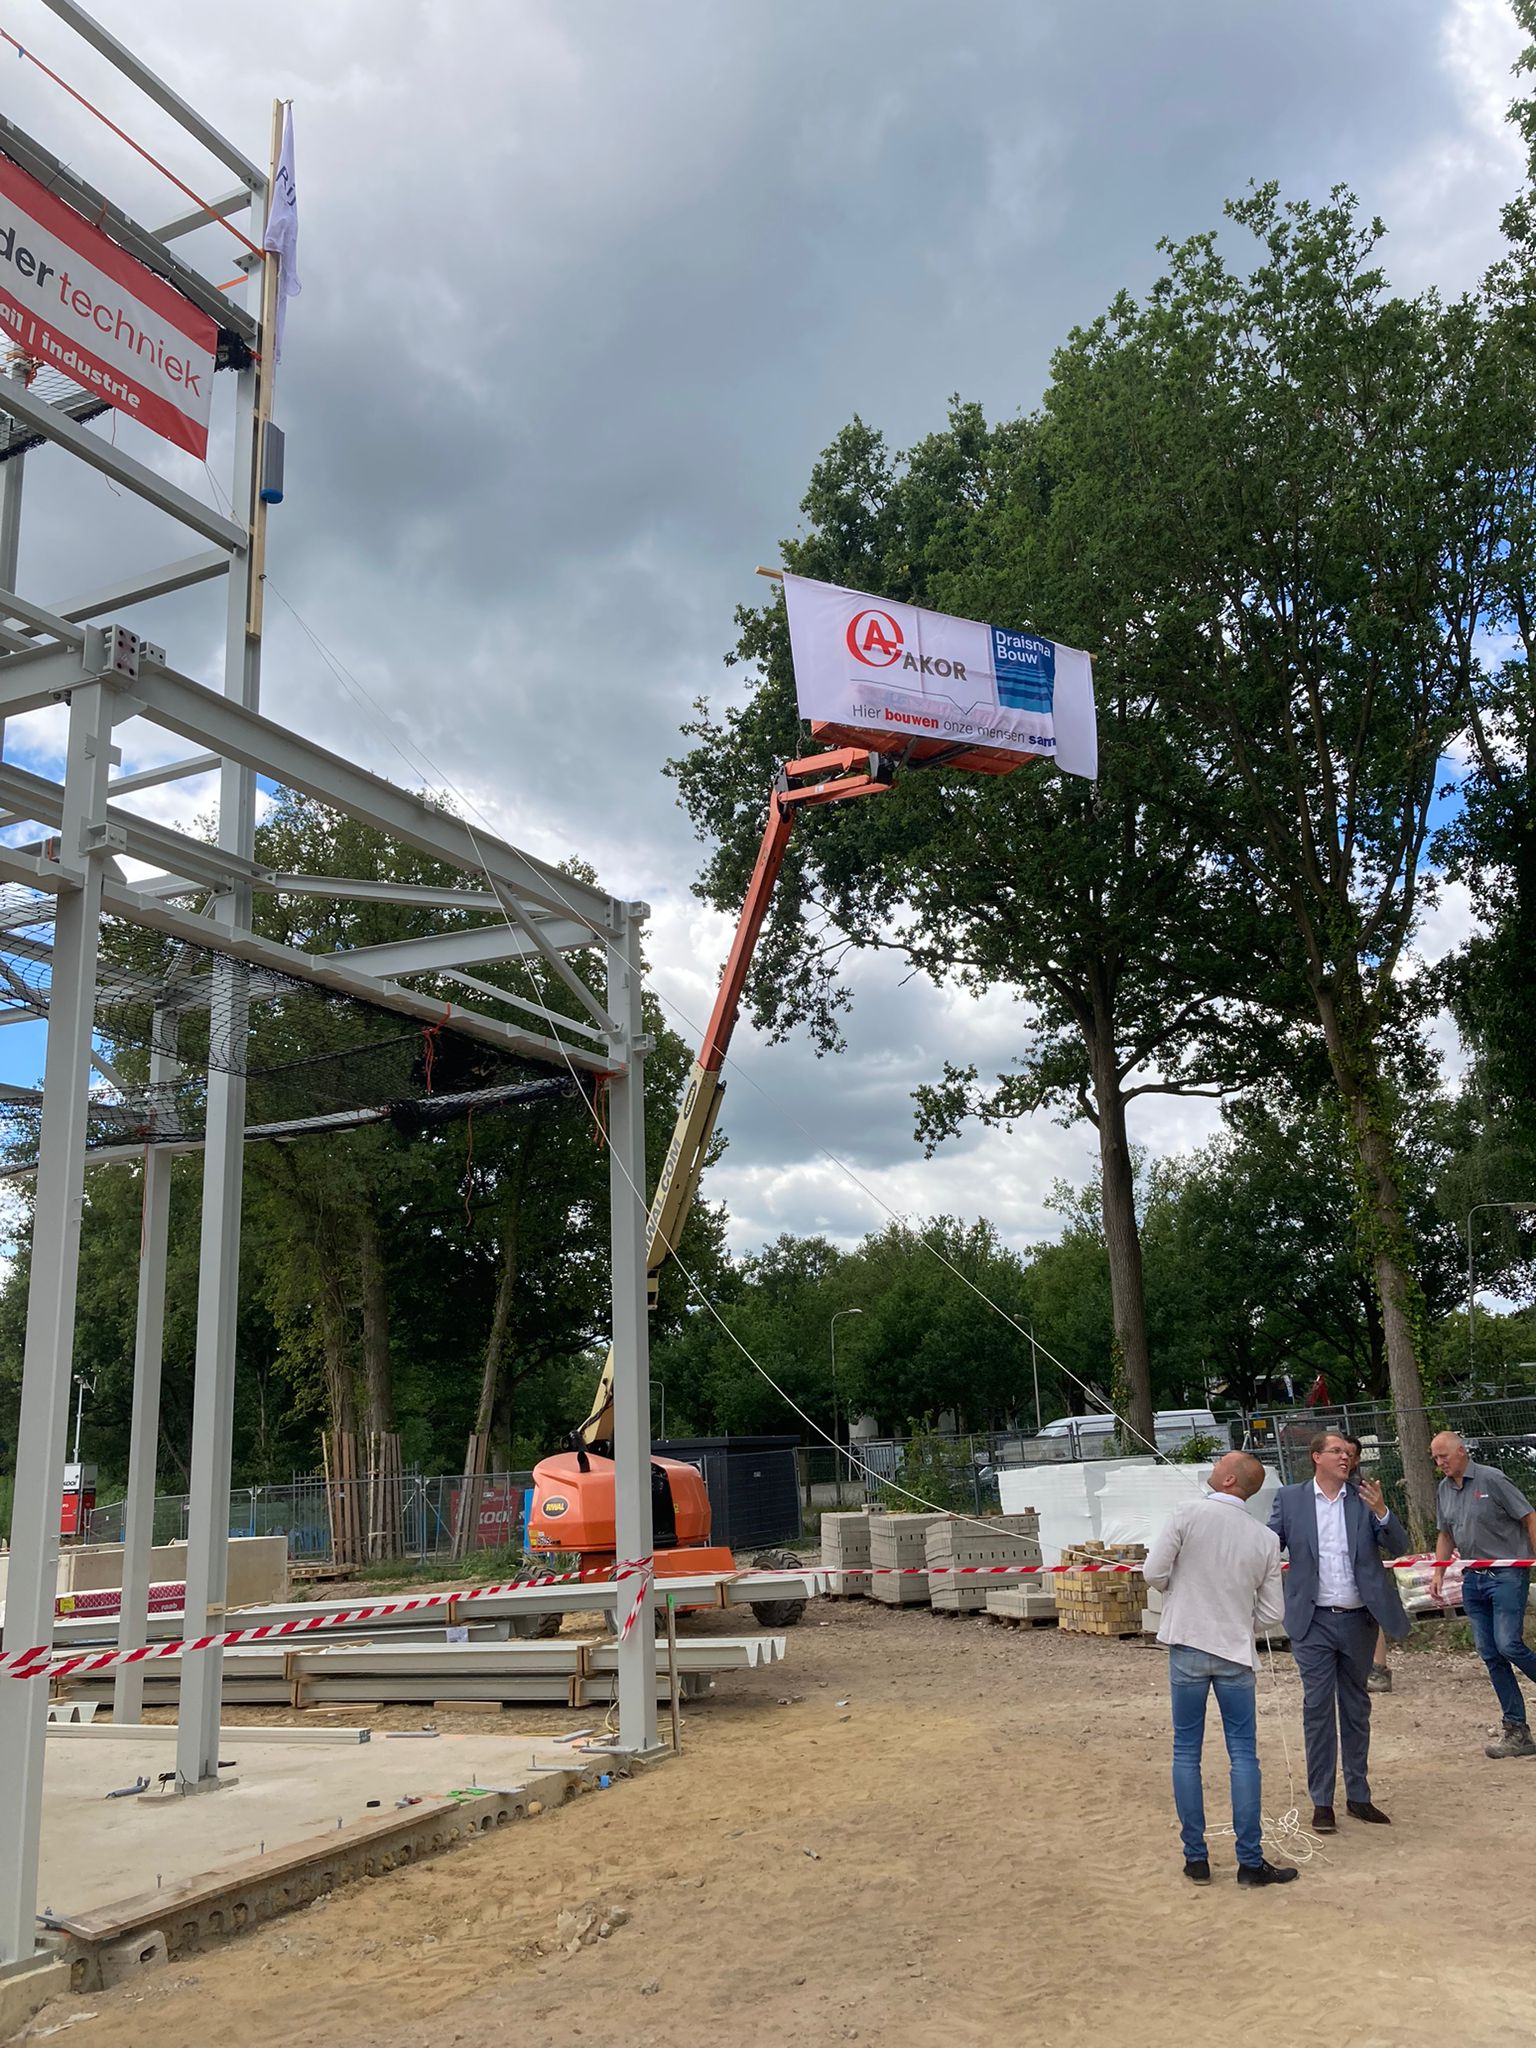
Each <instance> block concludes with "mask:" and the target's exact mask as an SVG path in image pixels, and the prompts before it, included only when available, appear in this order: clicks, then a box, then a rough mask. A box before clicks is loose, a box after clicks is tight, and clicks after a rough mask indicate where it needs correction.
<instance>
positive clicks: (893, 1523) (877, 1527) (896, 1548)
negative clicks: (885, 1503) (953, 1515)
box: [869, 1515, 948, 1607]
mask: <svg viewBox="0 0 1536 2048" xmlns="http://www.w3.org/2000/svg"><path fill="white" fill-rule="evenodd" d="M947 1520H948V1516H946V1515H875V1516H873V1517H872V1518H871V1520H870V1525H869V1562H870V1579H869V1597H870V1599H871V1600H879V1601H880V1602H881V1603H882V1604H883V1605H884V1606H886V1607H926V1606H927V1605H928V1546H927V1538H928V1531H929V1530H930V1529H931V1528H932V1527H933V1526H934V1524H935V1523H936V1522H943V1521H947ZM881 1566H884V1567H885V1569H884V1570H883V1571H882V1570H880V1569H879V1567H881ZM914 1566H915V1567H916V1569H915V1570H914V1569H913V1567H914Z"/></svg>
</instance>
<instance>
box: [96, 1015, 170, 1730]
mask: <svg viewBox="0 0 1536 2048" xmlns="http://www.w3.org/2000/svg"><path fill="white" fill-rule="evenodd" d="M176 1024H177V1019H176V1014H175V1012H174V1011H171V1012H166V1011H161V1012H159V1014H158V1015H157V1016H156V1018H155V1030H154V1048H155V1049H154V1051H153V1052H152V1053H151V1054H150V1056H149V1085H150V1089H151V1091H152V1093H154V1092H155V1091H159V1090H169V1089H170V1088H172V1087H174V1085H175V1082H176V1077H177V1074H178V1073H179V1071H180V1069H179V1067H178V1065H177V1060H176V1055H175V1053H174V1052H173V1051H172V1050H171V1047H172V1046H174V1044H175V1041H176ZM157 1099H158V1097H157ZM142 1202H143V1211H142V1216H143V1220H142V1224H141V1227H140V1231H139V1299H138V1313H137V1318H136V1321H135V1325H134V1340H133V1404H132V1418H133V1419H132V1423H131V1425H130V1429H129V1435H128V1487H127V1493H126V1497H125V1500H124V1523H123V1588H122V1603H121V1606H120V1609H119V1613H118V1626H117V1646H118V1648H119V1649H121V1650H136V1649H137V1648H138V1647H139V1645H140V1644H141V1643H144V1642H147V1641H148V1639H149V1637H148V1627H149V1583H150V1555H149V1554H150V1551H151V1550H152V1549H153V1547H154V1541H155V1465H156V1459H157V1453H158V1451H159V1448H160V1375H161V1362H162V1358H163V1352H164V1340H165V1267H166V1257H167V1253H168V1252H169V1249H170V1234H171V1161H170V1160H169V1159H167V1158H165V1157H164V1156H163V1155H162V1153H161V1151H160V1148H159V1147H158V1146H156V1145H150V1146H147V1147H146V1148H145V1152H144V1178H143V1191H142ZM143 1711H144V1667H143V1665H142V1664H123V1665H120V1666H119V1668H118V1670H117V1671H116V1673H115V1674H114V1678H113V1686H112V1719H113V1720H114V1721H115V1722H119V1723H122V1722H127V1721H137V1720H140V1719H142V1717H143Z"/></svg>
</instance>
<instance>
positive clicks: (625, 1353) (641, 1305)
mask: <svg viewBox="0 0 1536 2048" xmlns="http://www.w3.org/2000/svg"><path fill="white" fill-rule="evenodd" d="M645 915H646V906H645V905H644V904H643V903H631V904H630V905H629V906H628V912H627V915H626V917H625V920H624V929H623V932H622V933H621V934H616V935H615V938H614V939H613V940H612V941H611V942H610V945H609V952H608V1013H609V1015H610V1016H611V1017H613V1018H614V1019H615V1020H616V1021H617V1022H618V1023H619V1024H620V1025H621V1026H622V1033H623V1042H622V1043H621V1044H617V1045H616V1046H615V1051H616V1052H617V1053H618V1054H619V1056H620V1058H622V1060H623V1062H624V1067H623V1072H622V1073H620V1074H617V1075H615V1077H614V1079H613V1080H612V1081H611V1082H610V1083H609V1089H608V1186H609V1213H610V1217H611V1222H612V1254H611V1256H612V1288H613V1466H614V1490H615V1500H614V1508H615V1518H616V1522H617V1530H616V1535H617V1541H618V1555H619V1559H620V1562H621V1563H622V1562H625V1561H630V1560H639V1559H641V1558H649V1557H650V1555H651V1376H650V1328H649V1318H648V1316H647V1314H646V1304H645V1213H646V1194H645V1055H646V1053H647V1052H648V1051H649V1050H650V1040H649V1039H648V1038H647V1037H646V1036H645V1019H644V1015H643V1013H642V1010H641V1003H640V995H641V967H640V932H641V924H642V920H643V919H644V917H645ZM633 1593H634V1585H633V1582H632V1581H628V1580H627V1581H626V1582H625V1583H624V1584H623V1585H622V1586H621V1587H620V1589H619V1596H618V1604H617V1616H618V1619H619V1620H620V1621H622V1620H623V1618H624V1616H625V1614H626V1613H627V1612H628V1611H629V1607H630V1604H631V1601H632V1598H633ZM619 1742H620V1745H621V1747H623V1748H624V1749H630V1750H639V1751H642V1752H643V1751H648V1750H652V1749H654V1748H655V1747H656V1627H655V1621H654V1618H653V1613H652V1605H651V1602H650V1601H649V1600H647V1602H646V1609H645V1612H644V1613H643V1614H642V1615H641V1616H640V1618H639V1620H638V1621H637V1622H636V1624H635V1626H634V1628H633V1629H632V1630H631V1631H630V1634H629V1637H628V1640H627V1641H624V1642H621V1643H620V1644H619Z"/></svg>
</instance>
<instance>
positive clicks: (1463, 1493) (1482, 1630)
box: [1429, 1429, 1536, 1757]
mask: <svg viewBox="0 0 1536 2048" xmlns="http://www.w3.org/2000/svg"><path fill="white" fill-rule="evenodd" d="M1429 1449H1430V1455H1431V1457H1433V1459H1434V1461H1435V1463H1436V1465H1437V1466H1438V1467H1439V1468H1440V1485H1439V1487H1438V1489H1437V1491H1436V1495H1435V1504H1436V1507H1437V1509H1438V1519H1439V1523H1440V1533H1439V1535H1438V1536H1437V1537H1436V1538H1435V1569H1434V1571H1433V1573H1432V1574H1431V1578H1430V1589H1429V1590H1430V1592H1431V1594H1432V1595H1433V1596H1434V1598H1435V1599H1436V1600H1439V1599H1442V1598H1443V1597H1444V1586H1445V1567H1446V1566H1447V1565H1448V1564H1449V1563H1450V1561H1451V1558H1452V1556H1453V1555H1455V1556H1459V1557H1536V1509H1533V1508H1532V1507H1531V1504H1530V1502H1529V1501H1528V1500H1527V1499H1526V1497H1525V1495H1524V1494H1523V1493H1522V1492H1521V1491H1520V1489H1519V1488H1518V1487H1517V1486H1514V1485H1512V1484H1511V1483H1510V1481H1509V1480H1507V1479H1506V1478H1505V1477H1504V1474H1503V1473H1502V1472H1500V1471H1499V1470H1498V1468H1497V1467H1496V1466H1494V1465H1479V1464H1477V1463H1475V1462H1474V1460H1473V1458H1472V1454H1471V1452H1470V1451H1469V1450H1468V1449H1467V1446H1466V1444H1465V1443H1464V1442H1463V1440H1462V1439H1461V1438H1460V1437H1459V1436H1458V1435H1457V1434H1456V1432H1455V1431H1454V1430H1451V1429H1444V1430H1442V1431H1441V1432H1440V1434H1439V1435H1438V1436H1437V1437H1436V1438H1435V1440H1434V1442H1433V1443H1432V1444H1431V1445H1430V1447H1429ZM1530 1589H1531V1574H1530V1568H1529V1567H1528V1566H1526V1567H1518V1566H1513V1565H1499V1566H1497V1567H1494V1568H1491V1569H1482V1570H1479V1569H1473V1570H1470V1571H1464V1572H1463V1573H1462V1576H1461V1603H1462V1606H1463V1607H1464V1608H1465V1609H1466V1614H1467V1620H1468V1621H1469V1622H1471V1624H1472V1634H1473V1637H1474V1639H1475V1641H1476V1643H1477V1653H1478V1655H1479V1656H1480V1657H1481V1658H1482V1660H1483V1662H1484V1663H1485V1664H1486V1665H1487V1666H1488V1676H1489V1678H1490V1680H1491V1681H1492V1683H1493V1689H1494V1691H1495V1692H1496V1693H1497V1694H1498V1696H1499V1708H1500V1711H1501V1712H1502V1713H1503V1716H1504V1732H1503V1734H1502V1736H1501V1737H1500V1739H1499V1740H1498V1741H1497V1742H1490V1743H1489V1745H1488V1747H1487V1750H1486V1751H1485V1752H1484V1753H1485V1754H1486V1755H1488V1756H1495V1757H1505V1756H1536V1742H1533V1741H1532V1739H1531V1731H1530V1727H1529V1725H1528V1724H1527V1721H1526V1717H1525V1696H1524V1694H1523V1693H1522V1692H1521V1690H1520V1683H1519V1680H1518V1679H1517V1678H1516V1677H1515V1673H1516V1672H1517V1671H1522V1672H1524V1674H1525V1676H1526V1677H1527V1678H1529V1679H1530V1680H1531V1681H1532V1683H1533V1684H1536V1650H1532V1649H1530V1648H1529V1647H1528V1646H1527V1644H1526V1640H1525V1607H1526V1601H1527V1598H1528V1597H1529V1594H1530Z"/></svg>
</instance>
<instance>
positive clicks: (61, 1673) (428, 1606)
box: [0, 1557, 1536, 1679]
mask: <svg viewBox="0 0 1536 2048" xmlns="http://www.w3.org/2000/svg"><path fill="white" fill-rule="evenodd" d="M1383 1562H1384V1563H1385V1564H1386V1566H1387V1568H1388V1570H1390V1571H1407V1570H1409V1569H1410V1568H1412V1567H1413V1566H1416V1565H1435V1564H1445V1565H1446V1566H1447V1567H1449V1566H1450V1565H1452V1564H1456V1565H1460V1567H1461V1568H1462V1570H1463V1571H1530V1570H1533V1569H1536V1558H1531V1557H1463V1558H1438V1557H1396V1558H1386V1559H1384V1560H1383ZM1141 1569H1142V1567H1141V1565H1140V1564H1133V1563H1127V1562H1122V1561H1120V1560H1118V1559H1112V1560H1107V1561H1105V1562H1104V1563H1099V1562H1097V1561H1087V1560H1085V1561H1083V1562H1082V1563H1079V1564H942V1565H941V1564H936V1565H922V1564H907V1565H892V1564H864V1565H810V1566H807V1570H809V1571H814V1572H819V1573H821V1574H822V1575H823V1576H824V1577H829V1578H873V1577H877V1576H878V1577H897V1578H906V1577H913V1578H917V1577H923V1578H947V1577H954V1578H1004V1577H1007V1578H1036V1577H1049V1576H1050V1575H1051V1574H1053V1573H1056V1572H1081V1573H1094V1572H1113V1573H1125V1574H1129V1573H1139V1572H1140V1571H1141ZM763 1576H764V1577H773V1576H774V1574H772V1573H764V1574H763ZM784 1576H790V1577H792V1576H794V1574H785V1575H784ZM633 1578H638V1580H639V1584H638V1585H637V1586H636V1588H635V1595H634V1599H633V1600H632V1601H631V1603H630V1607H629V1612H628V1613H627V1614H626V1615H625V1617H624V1621H623V1623H622V1625H621V1627H620V1629H619V1637H620V1640H621V1641H622V1640H624V1639H625V1638H626V1637H628V1636H629V1635H630V1634H631V1633H632V1632H633V1630H634V1627H635V1624H636V1622H637V1621H638V1620H639V1619H640V1614H641V1611H642V1609H643V1608H644V1606H645V1604H646V1596H647V1594H648V1593H649V1592H650V1589H651V1586H652V1584H653V1582H654V1578H655V1563H654V1560H653V1559H651V1558H649V1557H645V1558H637V1559H629V1560H627V1561H626V1562H625V1563H623V1564H621V1565H620V1566H619V1568H618V1570H617V1572H615V1573H614V1574H613V1575H612V1576H611V1577H610V1576H609V1574H608V1572H607V1571H606V1569H600V1570H587V1571H574V1572H546V1573H543V1574H541V1575H540V1576H539V1577H537V1578H528V1579H507V1580H503V1581H501V1582H500V1583H499V1584H496V1585H491V1586H467V1587H465V1588H463V1589H462V1590H455V1591H452V1592H442V1593H413V1594H412V1595H411V1597H410V1598H409V1599H407V1600H376V1601H371V1602H368V1603H367V1604H365V1605H362V1606H358V1607H342V1608H338V1609H336V1610H335V1612H333V1613H331V1614H312V1615H306V1616H303V1617H297V1618H295V1619H294V1620H292V1621H274V1622H262V1623H259V1624H258V1625H257V1626H255V1627H253V1628H232V1629H225V1630H223V1631H222V1632H221V1633H220V1634H218V1635H207V1636H195V1637H190V1638H188V1639H186V1640H184V1641H178V1642H169V1643H144V1644H141V1645H140V1646H139V1648H137V1649H135V1650H80V1651H73V1652H65V1653H62V1654H61V1653H60V1652H59V1651H57V1650H55V1649H54V1648H53V1647H52V1646H51V1645H48V1644H43V1645H40V1646H38V1647H36V1648H33V1649H30V1650H3V1651H0V1678H50V1679H52V1678H68V1677H70V1676H71V1675H72V1674H73V1673H74V1672H76V1671H110V1670H112V1669H114V1668H115V1667H116V1666H118V1665H122V1664H143V1663H150V1662H153V1661H155V1660H157V1659H159V1658H163V1657H180V1656H182V1655H183V1654H184V1653H185V1652H186V1651H188V1650H222V1649H228V1648H230V1647H232V1646H233V1645H234V1644H236V1643H269V1642H278V1641H282V1640H285V1639H287V1638H290V1637H293V1636H308V1635H314V1634H316V1633H318V1632H322V1631H324V1630H325V1629H328V1628H339V1627H342V1626H344V1625H346V1624H349V1623H355V1622H360V1621H374V1620H379V1619H381V1618H382V1617H383V1616H385V1615H389V1614H418V1613H427V1612H430V1611H431V1610H432V1609H434V1608H438V1607H446V1606H447V1605H448V1604H449V1602H450V1601H465V1600H482V1599H485V1598H487V1597H488V1596H490V1595H492V1594H496V1593H516V1592H518V1591H519V1590H522V1589H526V1588H530V1587H539V1586H563V1585H569V1584H572V1583H575V1582H585V1583H587V1584H597V1585H611V1586H615V1587H617V1586H619V1585H622V1584H623V1583H624V1582H625V1581H626V1580H627V1579H633Z"/></svg>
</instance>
